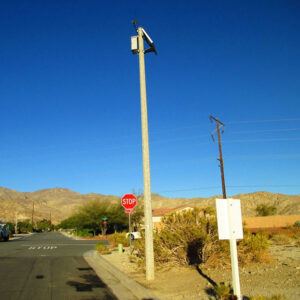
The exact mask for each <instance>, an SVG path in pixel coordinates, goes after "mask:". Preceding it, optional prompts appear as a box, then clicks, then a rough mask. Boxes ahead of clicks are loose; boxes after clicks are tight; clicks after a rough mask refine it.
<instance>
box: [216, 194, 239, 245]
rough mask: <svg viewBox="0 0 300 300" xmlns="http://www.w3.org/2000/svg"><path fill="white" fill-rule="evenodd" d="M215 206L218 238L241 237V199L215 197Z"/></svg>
mask: <svg viewBox="0 0 300 300" xmlns="http://www.w3.org/2000/svg"><path fill="white" fill-rule="evenodd" d="M216 207H217V222H218V232H219V239H220V240H230V239H242V238H243V225H242V213H241V201H240V200H238V199H216Z"/></svg>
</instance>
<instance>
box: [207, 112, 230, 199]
mask: <svg viewBox="0 0 300 300" xmlns="http://www.w3.org/2000/svg"><path fill="white" fill-rule="evenodd" d="M209 118H210V120H211V121H212V122H213V121H216V123H217V129H215V130H214V131H213V132H212V133H211V136H212V138H213V140H214V136H213V134H214V132H215V131H217V132H218V143H219V155H220V158H217V160H218V161H219V162H220V169H221V179H222V192H223V199H226V198H227V197H226V188H225V176H224V163H223V155H222V145H221V134H220V124H221V127H224V128H225V125H224V124H223V123H222V122H221V121H220V120H219V119H217V118H215V117H213V116H210V117H209ZM223 132H224V129H223V131H222V133H223Z"/></svg>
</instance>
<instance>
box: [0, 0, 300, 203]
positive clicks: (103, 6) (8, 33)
mask: <svg viewBox="0 0 300 300" xmlns="http://www.w3.org/2000/svg"><path fill="white" fill-rule="evenodd" d="M135 18H137V19H138V20H139V21H140V24H141V26H143V27H144V28H145V29H146V30H147V32H148V33H149V34H150V36H151V37H152V39H153V40H154V41H155V44H156V47H157V50H158V55H157V56H155V55H154V54H153V53H149V54H147V55H146V78H147V96H148V118H149V135H150V164H151V181H152V192H158V193H161V194H163V195H165V196H170V197H175V196H177V197H180V196H182V197H198V196H211V195H215V194H221V191H222V189H221V180H220V171H219V168H218V162H217V160H216V157H217V156H218V147H217V144H216V143H213V142H212V139H211V137H210V132H211V131H212V130H213V129H214V128H215V125H214V124H211V123H210V121H209V115H210V114H213V115H215V116H216V117H218V118H220V120H222V121H223V122H224V123H225V124H226V125H227V126H226V130H225V133H224V134H223V136H222V139H223V151H224V152H223V155H224V166H225V177H226V184H227V186H228V187H227V190H228V194H229V195H233V194H237V193H245V192H253V191H257V190H266V191H270V192H282V193H287V194H300V180H299V178H300V177H299V172H300V168H299V167H300V164H299V163H300V150H299V146H300V114H299V112H300V104H299V103H300V102H299V100H300V99H299V95H300V50H299V49H300V34H299V32H300V2H299V1H296V0H295V1H286V0H282V1H268V0H265V1H261V0H260V1H174V0H173V1H123V0H119V1H92V0H90V1H76V0H72V1H71V0H64V1H58V0H56V1H55V0H51V1H50V0H43V1H23V0H22V1H21V0H20V1H17V0H15V1H3V0H1V1H0V31H1V32H0V39H1V43H0V45H1V46H0V69H1V75H0V91H1V94H0V97H1V99H0V128H1V130H0V186H3V187H7V188H13V189H17V190H19V191H34V190H38V189H42V188H51V187H65V188H69V189H72V190H74V191H77V192H80V193H88V192H97V193H103V194H113V195H122V194H125V193H128V192H130V191H131V190H132V189H133V188H135V189H136V190H139V189H142V187H143V180H142V152H141V129H140V127H141V124H140V102H139V101H140V98H139V73H138V72H139V69H138V57H137V56H136V55H132V54H131V51H130V36H131V35H134V34H135V32H134V29H133V27H132V25H131V21H132V19H135Z"/></svg>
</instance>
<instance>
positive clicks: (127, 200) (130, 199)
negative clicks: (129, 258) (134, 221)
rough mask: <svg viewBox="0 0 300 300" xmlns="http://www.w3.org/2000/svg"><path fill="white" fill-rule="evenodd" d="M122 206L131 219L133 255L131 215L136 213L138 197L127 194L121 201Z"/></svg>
mask: <svg viewBox="0 0 300 300" xmlns="http://www.w3.org/2000/svg"><path fill="white" fill-rule="evenodd" d="M121 205H122V206H123V207H124V208H125V213H127V214H128V218H129V245H130V254H131V218H130V215H131V213H133V212H134V207H135V206H136V197H135V196H134V195H133V194H126V195H124V196H123V197H122V199H121Z"/></svg>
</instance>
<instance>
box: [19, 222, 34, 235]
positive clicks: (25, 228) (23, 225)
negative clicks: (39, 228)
mask: <svg viewBox="0 0 300 300" xmlns="http://www.w3.org/2000/svg"><path fill="white" fill-rule="evenodd" d="M32 231H33V228H32V225H31V221H30V220H24V221H21V222H18V232H20V233H28V232H32Z"/></svg>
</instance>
